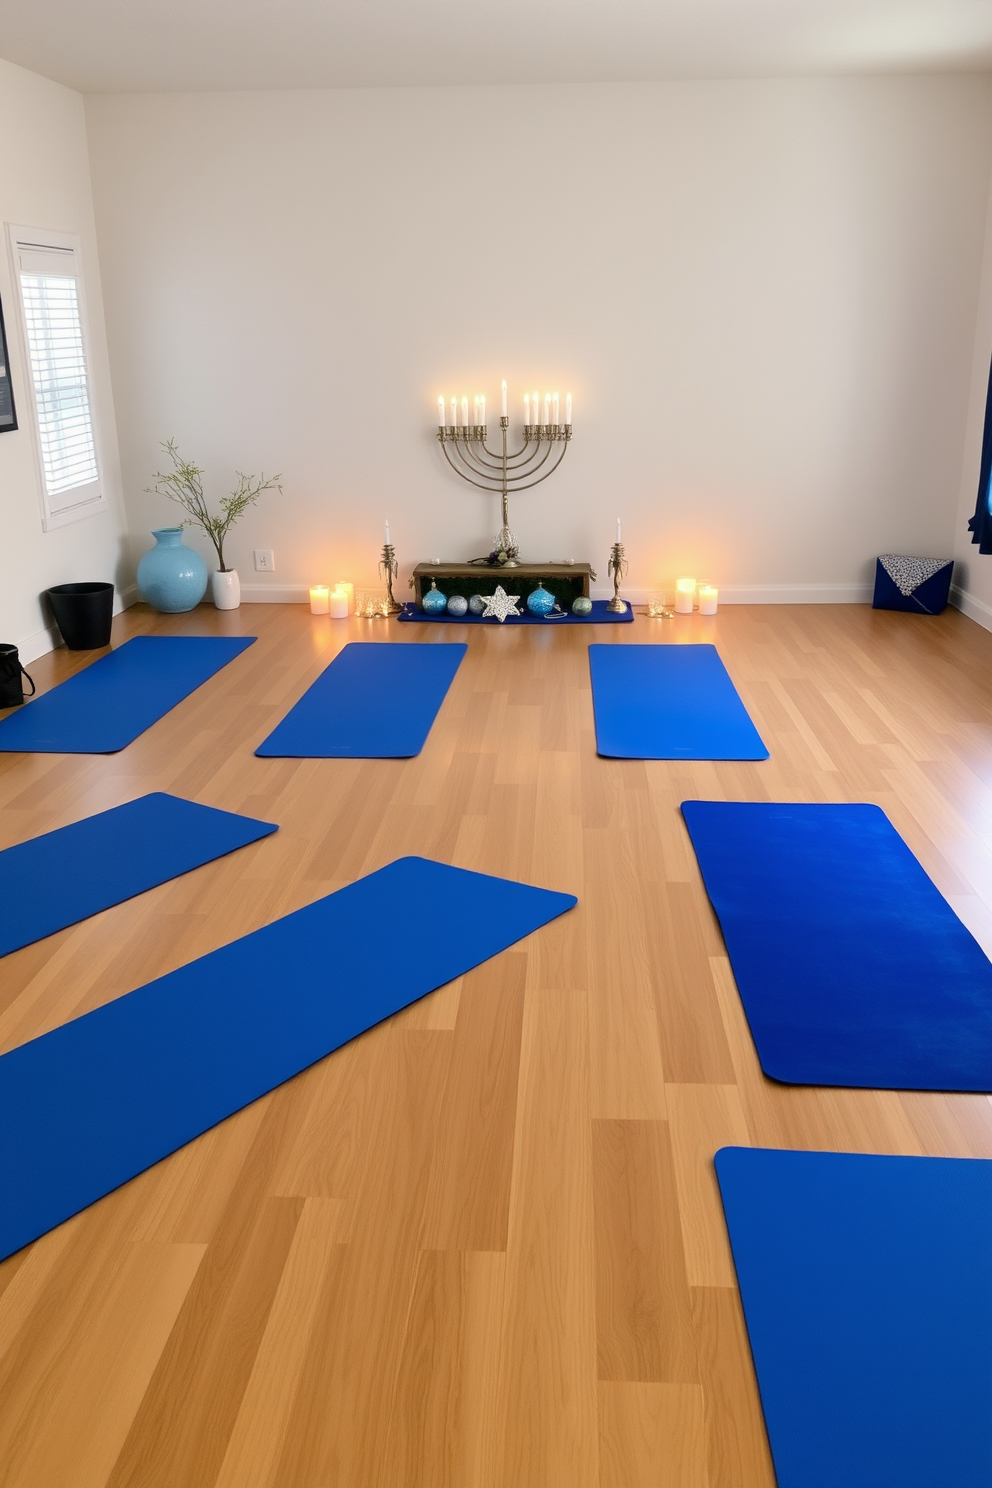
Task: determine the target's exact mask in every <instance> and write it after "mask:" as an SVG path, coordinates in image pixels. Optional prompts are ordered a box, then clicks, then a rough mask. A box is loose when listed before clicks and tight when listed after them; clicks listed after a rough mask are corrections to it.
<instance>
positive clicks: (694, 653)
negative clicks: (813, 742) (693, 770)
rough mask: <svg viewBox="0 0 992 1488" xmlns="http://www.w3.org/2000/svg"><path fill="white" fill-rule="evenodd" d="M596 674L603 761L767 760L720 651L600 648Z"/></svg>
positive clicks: (592, 650) (593, 652)
mask: <svg viewBox="0 0 992 1488" xmlns="http://www.w3.org/2000/svg"><path fill="white" fill-rule="evenodd" d="M589 670H590V672H591V674H592V700H593V707H594V709H595V713H596V748H597V750H598V751H599V753H600V754H604V755H609V756H610V757H611V758H614V759H698V760H729V759H734V760H763V759H767V758H768V750H767V749H766V748H765V746H764V744H763V743H762V742H761V737H760V735H759V734H758V731H757V729H756V728H755V726H754V724H753V723H752V722H751V719H750V717H749V716H748V712H747V709H746V708H745V706H744V704H743V703H742V702H741V700H740V697H739V696H738V693H737V689H736V688H735V686H734V684H733V682H731V680H730V678H729V676H728V675H727V670H726V668H725V666H724V664H723V662H722V661H721V660H720V657H719V654H718V652H717V649H716V647H715V646H705V645H691V646H669V645H657V646H626V645H624V646H610V645H593V646H590V647H589Z"/></svg>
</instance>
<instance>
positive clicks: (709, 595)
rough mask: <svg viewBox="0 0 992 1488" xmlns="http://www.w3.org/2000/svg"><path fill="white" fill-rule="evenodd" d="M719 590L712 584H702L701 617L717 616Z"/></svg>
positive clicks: (700, 592)
mask: <svg viewBox="0 0 992 1488" xmlns="http://www.w3.org/2000/svg"><path fill="white" fill-rule="evenodd" d="M719 594H720V591H719V589H716V588H714V586H713V585H712V584H700V586H699V613H700V614H701V615H715V614H716V602H717V599H718V598H719Z"/></svg>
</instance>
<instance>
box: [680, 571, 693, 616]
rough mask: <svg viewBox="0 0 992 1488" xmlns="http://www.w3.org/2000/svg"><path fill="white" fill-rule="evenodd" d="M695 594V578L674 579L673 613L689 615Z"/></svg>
mask: <svg viewBox="0 0 992 1488" xmlns="http://www.w3.org/2000/svg"><path fill="white" fill-rule="evenodd" d="M695 595H696V581H695V579H676V580H675V613H676V615H691V614H692V603H693V600H694V598H695Z"/></svg>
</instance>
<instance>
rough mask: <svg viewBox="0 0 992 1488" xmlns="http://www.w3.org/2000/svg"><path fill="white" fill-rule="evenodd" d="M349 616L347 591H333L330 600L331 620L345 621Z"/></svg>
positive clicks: (349, 606) (349, 601) (349, 607)
mask: <svg viewBox="0 0 992 1488" xmlns="http://www.w3.org/2000/svg"><path fill="white" fill-rule="evenodd" d="M351 587H353V586H351ZM350 614H351V600H350V599H349V598H348V591H347V589H335V591H334V593H333V594H332V595H331V598H330V616H331V619H332V620H347V618H348V616H349V615H350Z"/></svg>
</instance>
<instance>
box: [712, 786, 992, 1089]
mask: <svg viewBox="0 0 992 1488" xmlns="http://www.w3.org/2000/svg"><path fill="white" fill-rule="evenodd" d="M682 815H683V817H684V819H685V823H686V827H687V829H688V832H689V836H690V838H691V840H692V845H693V849H694V851H695V854H696V859H697V862H698V864H699V868H700V872H701V874H702V878H703V883H704V885H705V888H706V892H707V895H708V896H709V899H710V903H711V904H712V906H713V909H714V912H715V913H716V916H717V919H718V920H719V922H720V929H721V931H722V933H723V938H724V942H725V944H726V947H727V954H728V956H729V958H730V964H731V968H732V970H733V973H734V979H735V981H736V983H737V989H738V992H739V994H740V998H741V1002H742V1003H743V1006H744V1011H745V1013H746V1015H747V1020H748V1026H749V1028H750V1030H751V1036H752V1038H753V1040H754V1044H755V1048H756V1050H757V1052H758V1057H759V1059H760V1061H761V1067H762V1069H763V1071H764V1072H765V1074H766V1075H768V1076H769V1077H770V1078H771V1079H774V1080H778V1081H781V1082H783V1083H788V1084H793V1085H824V1086H842V1087H850V1088H859V1089H871V1090H883V1089H884V1090H946V1091H973V1092H984V1093H988V1092H992V964H990V962H989V960H988V958H987V957H986V955H985V953H984V951H983V950H982V948H981V946H980V945H979V944H978V942H977V941H976V940H975V938H974V936H973V935H972V934H971V933H970V931H969V930H967V928H966V927H965V926H964V925H962V923H961V921H960V920H959V919H958V917H957V916H956V915H955V913H954V911H953V910H952V909H951V907H950V905H949V904H948V903H947V901H946V900H945V899H944V898H943V896H942V895H941V893H940V891H939V890H938V889H937V887H936V885H935V884H934V883H933V881H932V880H931V879H930V877H929V876H928V875H927V873H926V872H925V870H924V869H923V867H922V865H921V864H920V863H919V862H918V860H917V859H916V857H915V856H914V855H913V853H912V851H911V850H910V848H909V847H908V846H907V844H906V843H905V842H904V841H903V839H902V838H901V837H900V836H899V834H898V832H897V831H896V830H895V828H894V827H893V826H892V823H891V822H890V821H889V819H888V817H887V816H886V815H885V813H884V811H882V810H881V808H880V807H878V806H875V805H871V804H863V803H855V804H839V805H838V804H819V803H818V804H808V803H795V802H757V801H733V802H727V801H683V802H682Z"/></svg>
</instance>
